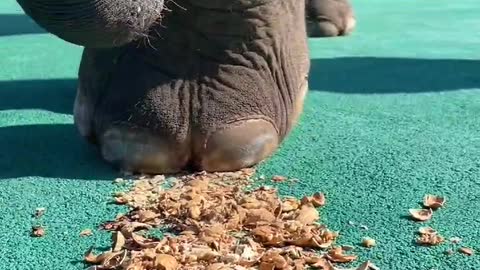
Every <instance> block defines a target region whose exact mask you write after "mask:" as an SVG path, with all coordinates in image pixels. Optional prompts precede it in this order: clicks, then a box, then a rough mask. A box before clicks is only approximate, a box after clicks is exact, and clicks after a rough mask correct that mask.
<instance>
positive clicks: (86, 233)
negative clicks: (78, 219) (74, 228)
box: [80, 229, 93, 237]
mask: <svg viewBox="0 0 480 270" xmlns="http://www.w3.org/2000/svg"><path fill="white" fill-rule="evenodd" d="M92 235H93V232H92V230H90V229H85V230H83V231H81V232H80V236H83V237H86V236H92Z"/></svg>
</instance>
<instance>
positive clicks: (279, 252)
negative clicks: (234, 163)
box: [85, 169, 378, 270]
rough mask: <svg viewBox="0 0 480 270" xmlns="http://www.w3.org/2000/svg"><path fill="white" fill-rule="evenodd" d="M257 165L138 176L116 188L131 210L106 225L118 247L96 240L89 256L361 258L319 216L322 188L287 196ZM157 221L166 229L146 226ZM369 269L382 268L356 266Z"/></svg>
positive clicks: (235, 260) (100, 262) (226, 265)
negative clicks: (169, 177) (262, 180)
mask: <svg viewBox="0 0 480 270" xmlns="http://www.w3.org/2000/svg"><path fill="white" fill-rule="evenodd" d="M253 173H254V171H253V170H252V169H245V170H241V171H238V172H231V173H205V172H204V173H197V174H193V175H187V176H180V177H177V178H175V179H174V181H173V182H172V183H170V184H171V186H170V187H168V188H163V187H162V185H163V184H165V182H166V179H165V177H163V176H156V177H153V178H148V177H144V178H142V179H141V180H137V181H135V182H134V185H133V187H132V188H131V189H130V191H128V192H120V193H116V194H115V196H114V197H115V201H116V202H117V203H119V204H125V205H127V206H129V208H130V210H129V212H128V213H126V214H124V215H120V216H118V217H117V218H116V220H114V221H109V222H106V223H105V224H103V225H102V226H101V228H102V229H104V230H108V231H112V247H111V249H110V250H109V251H108V252H105V253H102V254H98V255H95V254H94V252H93V248H91V249H90V250H88V251H87V253H86V255H85V262H87V263H89V264H91V265H94V266H92V267H95V269H97V270H103V269H121V270H141V269H142V270H143V269H145V270H150V269H152V270H153V269H162V270H174V269H188V270H197V269H198V270H203V269H205V270H227V269H232V270H243V269H260V270H267V269H268V270H273V269H284V270H290V269H292V270H293V269H295V270H296V269H305V268H308V267H311V268H313V269H327V270H339V269H342V268H339V266H338V265H337V264H341V263H350V262H355V261H357V260H358V257H357V255H355V254H351V253H350V251H351V250H352V249H353V248H352V249H348V248H345V246H343V247H342V246H338V245H336V240H337V237H338V236H339V233H338V232H335V231H331V230H330V229H328V228H327V227H326V226H325V225H323V224H321V223H319V220H320V214H319V212H318V210H317V207H320V206H323V205H325V203H326V198H325V195H324V194H323V193H320V192H317V193H315V194H313V195H312V196H305V197H304V198H302V199H300V200H299V199H296V198H293V197H284V198H280V196H279V195H278V194H277V190H276V189H275V188H271V187H265V186H261V187H253V185H252V184H253V180H252V175H253ZM279 179H280V178H279ZM155 228H158V229H162V230H164V233H163V237H161V238H156V237H153V236H148V235H147V234H146V233H147V232H148V231H150V230H151V229H155ZM368 269H378V268H377V267H376V266H375V265H374V264H373V263H371V262H370V261H366V262H364V263H362V264H361V265H360V266H358V267H357V268H352V270H368Z"/></svg>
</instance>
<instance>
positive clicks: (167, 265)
mask: <svg viewBox="0 0 480 270" xmlns="http://www.w3.org/2000/svg"><path fill="white" fill-rule="evenodd" d="M177 268H178V262H177V259H175V257H173V256H172V255H168V254H158V255H157V257H156V258H155V269H157V270H176V269H177Z"/></svg>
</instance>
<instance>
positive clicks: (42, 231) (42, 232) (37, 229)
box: [31, 226, 45, 237]
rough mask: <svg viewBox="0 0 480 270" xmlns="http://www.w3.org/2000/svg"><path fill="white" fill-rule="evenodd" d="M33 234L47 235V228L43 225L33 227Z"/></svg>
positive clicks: (37, 235)
mask: <svg viewBox="0 0 480 270" xmlns="http://www.w3.org/2000/svg"><path fill="white" fill-rule="evenodd" d="M31 236H33V237H43V236H45V229H44V228H43V227H42V226H34V227H32V232H31Z"/></svg>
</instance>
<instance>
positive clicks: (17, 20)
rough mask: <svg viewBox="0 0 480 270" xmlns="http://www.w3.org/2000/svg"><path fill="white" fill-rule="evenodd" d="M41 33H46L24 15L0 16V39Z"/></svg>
mask: <svg viewBox="0 0 480 270" xmlns="http://www.w3.org/2000/svg"><path fill="white" fill-rule="evenodd" d="M43 33H46V31H45V30H43V29H42V28H41V27H40V26H38V25H37V24H36V23H35V22H34V21H33V20H32V19H30V17H28V16H26V15H24V14H0V37H1V36H12V35H24V34H43Z"/></svg>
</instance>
